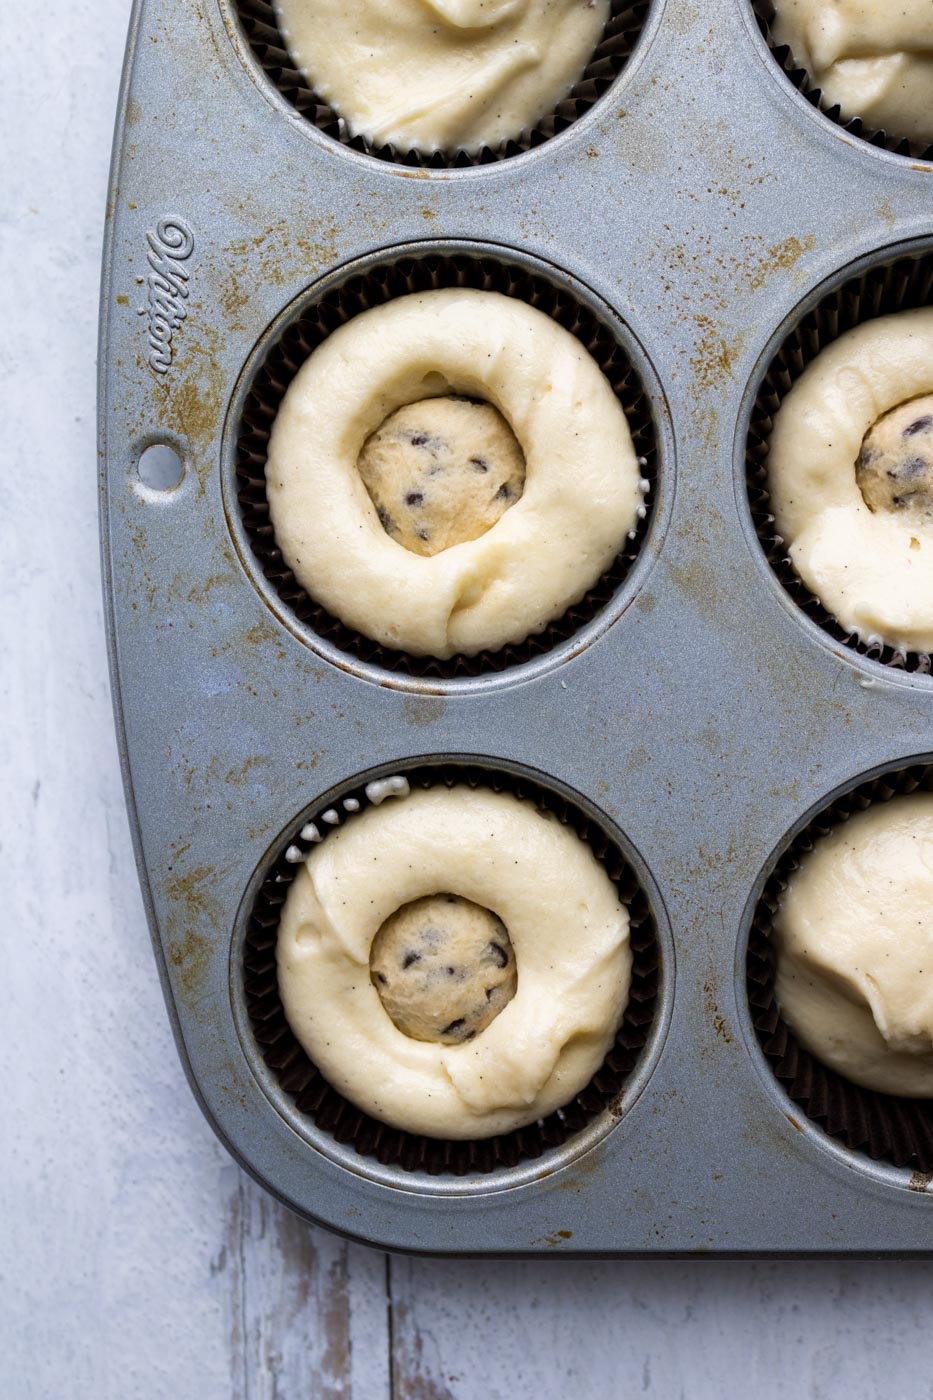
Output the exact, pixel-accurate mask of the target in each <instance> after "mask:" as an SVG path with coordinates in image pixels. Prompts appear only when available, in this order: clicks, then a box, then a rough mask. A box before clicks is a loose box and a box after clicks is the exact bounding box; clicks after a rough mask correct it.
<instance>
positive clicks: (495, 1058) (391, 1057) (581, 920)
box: [277, 786, 632, 1139]
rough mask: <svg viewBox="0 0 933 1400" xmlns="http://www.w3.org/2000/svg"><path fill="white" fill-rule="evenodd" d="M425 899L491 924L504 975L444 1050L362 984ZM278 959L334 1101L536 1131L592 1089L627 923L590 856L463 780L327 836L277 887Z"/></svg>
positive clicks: (619, 994)
mask: <svg viewBox="0 0 933 1400" xmlns="http://www.w3.org/2000/svg"><path fill="white" fill-rule="evenodd" d="M439 892H444V893H446V894H453V895H457V896H459V898H460V899H461V900H463V901H468V902H469V904H470V905H472V906H479V907H480V910H481V912H482V913H483V915H484V916H485V915H486V913H487V911H488V913H489V914H492V915H494V916H495V918H496V919H497V920H498V921H499V922H500V923H501V925H503V926H504V928H505V929H507V930H508V937H509V939H510V941H511V946H512V950H513V959H514V963H515V964H516V966H517V985H516V986H515V993H514V996H512V998H511V1000H509V1001H508V1003H507V1004H506V1005H504V1006H503V1007H502V1008H501V1009H500V1011H499V1014H498V1015H496V1016H495V1018H494V1019H493V1020H492V1021H490V1022H489V1023H488V1024H487V1025H486V1026H485V1028H484V1029H482V1030H479V1031H478V1032H477V1034H476V1035H475V1036H473V1037H472V1039H466V1038H464V1039H463V1040H462V1041H461V1043H459V1044H444V1043H436V1042H434V1041H428V1040H422V1039H416V1038H413V1037H412V1036H411V1035H408V1034H406V1033H405V1032H404V1031H403V1030H400V1029H399V1027H398V1025H396V1024H395V1022H394V1020H393V1019H392V1016H391V1015H390V1014H389V1012H388V1011H387V1009H386V1006H385V1004H384V1000H383V998H382V997H381V996H380V990H382V991H383V993H384V990H385V989H384V988H383V989H377V986H376V985H374V973H375V972H377V971H378V970H380V969H382V968H383V967H384V966H385V964H384V963H383V961H382V960H383V958H385V957H388V958H389V959H390V961H391V958H392V956H393V955H397V953H398V951H400V950H401V947H402V943H398V944H396V932H395V930H397V929H398V926H399V924H398V921H397V922H396V923H395V924H394V925H393V924H392V920H393V916H395V915H396V913H397V911H399V910H403V911H409V913H410V910H411V906H412V905H414V904H416V903H418V904H420V906H421V909H422V910H423V909H424V908H425V907H426V905H425V901H426V900H431V902H432V907H433V908H436V905H435V904H434V903H433V898H432V897H436V896H437V894H438V893H439ZM405 917H406V919H407V917H408V914H406V915H405ZM448 917H449V916H448ZM387 920H388V921H389V923H390V929H389V933H388V934H385V935H384V936H383V939H382V942H381V945H380V944H377V946H376V947H375V948H374V946H373V945H374V940H376V939H377V935H379V933H380V930H382V929H384V927H385V925H386V921H387ZM470 922H472V919H471V921H470ZM414 923H415V924H416V925H419V926H420V923H421V920H420V916H419V915H418V914H416V915H415V918H414ZM483 936H485V929H484V931H483ZM458 941H459V938H458ZM490 941H495V942H497V943H501V942H502V935H501V933H500V932H499V931H498V930H496V932H495V933H494V934H493V935H492V938H491V940H490ZM403 942H404V940H403ZM406 946H407V945H406ZM408 951H414V952H417V951H418V948H417V947H415V948H410V949H408ZM505 951H508V948H507V947H506V948H505ZM277 960H278V977H279V989H280V992H281V996H282V1004H283V1006H284V1008H285V1014H286V1016H287V1018H288V1022H289V1025H290V1026H291V1028H292V1030H293V1032H294V1034H295V1035H296V1036H297V1038H298V1040H299V1041H300V1042H301V1044H302V1045H303V1046H304V1048H305V1050H306V1051H307V1053H308V1055H309V1056H310V1057H311V1059H312V1060H313V1061H314V1063H315V1064H316V1065H317V1066H318V1068H319V1069H320V1070H321V1072H322V1073H323V1075H324V1076H325V1078H326V1079H327V1080H328V1082H329V1083H330V1084H332V1085H333V1087H334V1088H335V1089H336V1090H337V1091H338V1092H339V1093H341V1094H343V1095H344V1096H345V1097H346V1098H348V1099H350V1100H351V1102H353V1103H354V1104H356V1105H357V1106H358V1107H359V1108H361V1109H363V1110H364V1111H365V1112H366V1113H369V1114H371V1115H372V1116H373V1117H375V1118H379V1119H380V1120H382V1121H383V1122H386V1123H390V1124H392V1125H393V1126H394V1127H396V1128H400V1129H403V1130H407V1131H409V1132H413V1133H423V1134H426V1135H427V1136H429V1137H439V1138H459V1139H467V1138H484V1137H491V1136H493V1135H494V1134H497V1133H505V1132H510V1131H511V1130H512V1129H514V1128H520V1127H523V1126H525V1125H526V1124H528V1123H532V1122H535V1121H536V1120H537V1119H538V1118H543V1117H546V1116H547V1115H548V1114H549V1113H552V1112H553V1111H554V1110H555V1109H557V1108H560V1107H561V1106H562V1105H564V1104H566V1103H568V1102H569V1101H570V1100H571V1099H573V1098H574V1097H575V1095H576V1094H578V1093H579V1092H580V1090H581V1089H583V1088H584V1087H585V1085H586V1084H588V1083H589V1081H590V1079H591V1078H592V1077H593V1075H594V1074H595V1073H596V1071H597V1070H598V1069H599V1067H600V1065H601V1064H602V1062H603V1060H604V1058H605V1056H606V1053H607V1051H608V1050H609V1047H610V1046H611V1044H612V1042H613V1040H614V1038H615V1035H616V1031H617V1030H618V1027H619V1025H620V1023H621V1020H622V1016H623V1014H624V1011H625V1007H626V1004H627V1001H628V992H629V979H630V973H631V961H632V959H631V952H630V949H629V920H628V913H627V911H626V909H625V906H624V905H623V904H622V903H621V902H620V900H619V896H618V893H617V891H616V888H615V886H614V885H613V883H612V881H611V880H610V879H609V876H608V875H607V874H606V871H605V870H604V869H603V867H602V866H601V865H600V864H599V862H598V861H597V860H596V858H595V856H594V855H593V853H592V851H591V850H590V848H589V847H588V846H587V845H586V844H585V843H584V842H583V841H581V840H580V838H579V837H578V836H577V835H576V834H575V833H574V832H573V831H572V830H570V828H568V827H566V826H563V825H562V824H561V823H560V822H559V821H558V820H556V818H554V817H550V816H547V815H545V814H542V813H541V812H539V811H538V810H537V808H536V807H534V806H533V805H532V804H531V803H530V802H527V801H522V800H521V799H519V798H517V797H513V796H511V795H509V794H505V793H495V792H492V791H491V790H490V789H488V788H478V789H476V790H473V789H471V788H469V787H466V786H455V787H453V788H449V789H448V788H445V787H437V788H431V789H429V790H427V791H416V792H413V793H412V794H411V796H409V797H402V798H399V799H398V800H397V801H393V802H387V803H385V805H383V806H381V807H371V808H368V809H367V810H365V811H363V812H361V813H360V814H359V815H358V816H353V817H351V818H350V819H349V820H348V821H347V822H346V823H345V824H344V825H343V826H341V827H339V828H336V829H334V830H333V831H332V832H330V833H329V834H328V836H327V838H326V839H325V840H324V841H322V842H321V843H320V844H319V845H317V846H315V847H314V849H313V850H312V852H311V854H310V856H309V857H308V860H307V863H306V864H305V865H303V866H302V867H301V868H300V869H299V871H298V874H297V876H296V878H295V881H294V883H293V884H292V887H291V889H290V890H289V893H288V897H287V899H286V902H285V905H284V908H283V911H282V918H281V921H280V924H279V934H278V945H277ZM402 960H403V961H404V957H403V959H402ZM494 961H495V962H496V963H498V958H497V959H495V960H494ZM476 965H477V964H476V961H475V959H474V960H473V961H471V962H470V963H469V966H470V968H471V969H475V967H476ZM491 970H492V966H491V964H489V965H486V966H484V971H483V976H484V977H485V976H486V975H487V971H491ZM496 970H497V971H502V972H505V969H498V968H496ZM471 975H472V973H471ZM509 980H510V978H509V977H506V978H505V980H504V981H503V982H501V983H499V984H498V985H500V986H503V987H506V986H507V985H508V982H509ZM485 985H493V983H491V982H489V983H485ZM444 1014H446V1012H445V1013H444Z"/></svg>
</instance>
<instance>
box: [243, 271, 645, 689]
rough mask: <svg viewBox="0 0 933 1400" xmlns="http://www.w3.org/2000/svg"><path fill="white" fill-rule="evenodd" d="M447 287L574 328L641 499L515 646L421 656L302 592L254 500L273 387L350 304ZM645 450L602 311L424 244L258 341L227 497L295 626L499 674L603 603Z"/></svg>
mask: <svg viewBox="0 0 933 1400" xmlns="http://www.w3.org/2000/svg"><path fill="white" fill-rule="evenodd" d="M447 287H471V288H476V289H479V290H481V291H496V292H502V293H504V294H505V295H506V296H511V297H516V298H518V299H519V300H520V301H524V302H527V303H528V304H529V305H530V306H533V307H536V308H537V309H538V310H539V311H543V312H545V313H546V314H547V315H549V316H551V317H552V318H553V319H554V320H555V321H557V322H558V323H559V324H560V325H561V326H563V327H564V328H565V330H568V331H570V332H571V334H573V335H574V336H576V338H577V339H578V340H579V341H580V343H581V344H582V345H583V346H584V347H585V348H586V349H587V350H588V351H589V352H590V354H591V355H592V356H593V358H594V360H595V361H596V363H597V364H598V365H599V367H600V369H601V370H602V372H603V374H604V375H605V376H606V379H607V380H608V381H609V383H610V385H611V386H612V389H613V392H614V393H615V395H616V397H617V398H618V400H619V402H620V404H621V405H622V408H623V410H624V412H625V416H626V418H627V419H628V425H629V429H630V431H631V434H632V440H633V442H634V445H635V451H636V453H637V454H638V456H639V458H640V459H641V462H642V466H641V472H642V476H643V477H644V478H645V480H647V481H648V483H649V489H648V493H647V495H646V497H645V500H644V511H645V514H644V518H640V519H639V520H638V521H637V522H636V528H635V529H634V530H633V532H632V534H631V536H630V537H629V538H628V539H626V541H625V543H624V546H623V548H622V550H621V552H620V553H619V554H618V555H617V557H616V559H615V560H614V561H613V563H612V564H611V566H610V567H609V569H608V570H607V571H606V573H605V574H603V576H602V578H601V579H599V580H598V582H597V583H596V584H595V585H594V586H593V587H592V588H591V589H590V590H589V592H588V593H587V594H586V596H585V597H584V598H583V599H582V600H581V602H579V603H577V604H575V605H574V606H572V607H571V608H569V609H568V610H567V611H566V612H565V613H564V614H563V616H562V617H559V618H557V619H556V620H555V621H554V622H552V623H550V624H549V625H548V626H547V627H546V628H545V629H544V631H542V632H538V633H535V634H534V635H532V636H529V637H527V638H526V639H525V641H524V642H521V643H518V644H514V645H513V644H509V645H506V646H504V647H501V648H500V649H499V650H497V651H483V652H479V653H478V654H477V655H476V656H454V657H451V658H449V659H447V660H440V659H438V658H436V657H431V656H409V655H408V654H407V653H405V652H398V651H392V650H390V649H389V648H387V647H383V646H381V645H380V644H379V643H378V642H374V641H371V640H370V639H369V638H368V637H364V636H362V635H361V634H360V633H358V632H355V631H353V630H352V629H351V628H348V627H346V626H344V624H343V623H342V622H340V621H339V619H337V618H335V617H334V616H333V615H332V614H331V613H329V612H327V610H326V609H325V608H323V607H322V606H321V605H320V604H319V603H317V602H315V600H314V599H313V598H312V597H311V596H310V595H309V594H308V593H306V592H305V590H304V589H303V588H302V586H301V584H300V583H299V582H298V580H297V579H296V578H295V575H294V574H293V573H292V571H291V569H290V568H289V567H288V565H287V564H286V563H285V561H284V559H283V558H282V554H281V551H280V550H279V548H278V545H277V544H276V541H275V536H274V533H273V529H272V525H271V522H270V519H269V503H268V500H267V498H266V478H265V465H266V453H267V450H268V444H269V437H270V434H271V431H272V425H273V423H274V421H275V417H276V414H277V413H278V410H279V406H280V404H281V402H282V399H283V397H284V395H285V391H286V389H287V388H288V386H289V384H290V383H291V381H292V379H293V378H294V376H295V374H296V373H297V372H298V370H299V369H300V368H301V366H302V365H303V364H304V362H305V360H307V358H308V356H309V355H310V354H311V353H312V351H313V350H315V349H316V348H317V346H318V345H320V344H321V342H322V341H324V340H325V339H326V338H327V336H328V335H330V334H331V332H332V331H334V330H336V329H337V327H338V326H341V325H343V324H344V323H345V322H346V321H349V320H351V319H352V317H354V316H357V315H359V314H360V312H362V311H366V310H368V309H369V308H370V307H373V306H379V305H381V304H383V303H384V302H387V301H392V300H394V299H395V298H396V297H400V296H405V295H406V294H407V293H409V292H425V291H433V290H437V289H438V288H447ZM657 457H658V442H657V433H656V431H655V424H654V419H653V416H652V408H651V403H650V401H649V399H648V395H647V393H646V391H645V388H644V386H643V384H642V382H641V380H640V378H639V376H638V374H637V372H636V370H635V368H634V366H633V365H632V363H631V361H630V360H629V358H628V356H627V355H626V353H625V350H624V349H623V347H622V345H621V343H620V341H619V339H618V337H617V334H616V332H615V330H614V329H613V327H612V325H611V323H610V322H609V321H608V319H607V320H605V321H604V320H602V319H601V318H600V317H599V316H597V314H596V313H595V312H594V311H593V310H591V309H590V308H589V307H588V306H586V305H585V304H584V303H583V302H581V301H578V300H577V299H576V297H575V296H574V295H573V293H572V291H571V290H570V289H569V288H568V286H567V285H566V283H564V284H563V285H559V284H558V283H557V281H556V280H555V281H551V280H550V279H549V278H548V277H547V276H545V275H544V273H543V272H541V273H539V272H532V271H530V270H529V269H528V268H527V267H526V266H524V265H521V264H518V263H517V262H510V261H508V259H507V258H506V257H504V256H502V255H494V254H492V253H485V252H483V253H477V252H467V251H463V252H460V251H458V252H456V253H454V252H444V251H442V250H440V249H437V248H433V249H426V250H425V251H423V252H421V253H419V254H417V255H414V254H406V255H405V256H403V257H399V258H397V259H395V260H394V261H385V262H381V263H378V264H377V265H376V266H374V267H372V268H370V269H369V270H368V271H367V272H363V273H359V274H357V275H356V276H352V277H350V278H348V279H347V281H345V282H343V283H341V284H340V285H338V286H337V287H333V288H331V289H330V290H328V291H326V292H324V293H322V294H321V296H319V297H318V298H316V299H314V300H313V301H312V302H311V303H310V304H309V305H308V306H307V307H306V308H305V309H304V310H303V311H302V313H301V314H300V316H299V317H298V318H297V319H296V320H293V321H292V322H290V323H289V324H288V325H287V326H286V327H285V328H284V330H283V331H282V332H281V334H280V335H279V336H278V338H277V339H276V340H275V341H274V342H273V343H272V344H271V345H270V347H269V349H268V351H267V353H266V355H265V358H264V360H263V362H262V364H261V365H260V367H259V368H258V370H257V372H256V374H255V376H254V379H253V382H252V385H251V386H250V389H249V393H248V396H247V399H246V402H245V405H244V408H243V414H242V417H241V420H240V423H239V425H238V429H237V444H236V479H237V500H238V502H239V506H240V512H241V516H242V519H243V524H244V527H245V530H246V533H247V536H248V538H249V542H250V546H251V548H252V550H253V553H254V555H255V556H256V558H257V560H258V562H259V565H260V567H261V569H262V572H263V574H264V575H265V577H266V579H267V580H268V581H269V582H270V583H271V584H272V586H273V587H274V588H275V591H276V593H277V594H278V596H279V598H280V599H281V601H282V602H283V603H284V604H285V605H286V607H287V608H288V609H289V610H290V611H291V612H292V613H293V614H294V615H295V616H296V617H297V618H298V620H299V621H300V622H302V623H304V624H305V625H306V626H307V627H309V628H311V630H312V631H313V632H315V633H316V634H317V635H318V636H319V637H321V638H323V639H324V640H326V641H328V642H329V643H330V644H331V645H332V646H335V647H336V648H338V649H339V650H340V651H342V652H344V653H345V654H346V655H347V656H349V657H352V658H354V659H355V660H357V661H362V662H364V663H367V664H370V665H375V666H379V667H381V668H382V669H384V670H387V671H393V672H396V673H398V674H402V675H407V676H419V677H431V678H436V679H442V680H451V679H454V680H456V679H464V678H467V677H472V676H479V675H484V674H489V673H496V672H500V671H505V670H508V669H510V668H511V667H514V666H520V665H522V664H523V663H525V662H527V661H530V660H532V659H533V658H535V657H538V656H543V655H545V654H546V653H547V652H549V651H551V650H552V649H553V648H554V647H556V646H559V645H560V644H561V643H563V642H566V641H568V640H569V639H570V638H571V637H573V636H574V634H575V633H577V632H578V631H579V630H580V629H581V628H583V627H585V626H586V625H587V624H588V623H590V622H591V621H592V620H593V619H594V618H595V617H596V616H597V615H598V614H599V613H600V612H601V611H602V609H603V608H605V607H606V606H607V605H608V604H609V603H610V602H611V601H612V599H613V597H614V596H615V594H616V593H617V591H618V590H619V588H620V587H621V586H622V584H623V583H624V581H625V579H626V577H627V575H628V573H629V570H630V569H631V567H632V565H633V563H634V561H635V559H636V557H637V555H638V553H639V550H640V548H641V545H642V541H643V539H644V535H645V532H646V531H647V529H648V526H649V524H650V522H651V515H652V509H653V501H654V497H655V481H656V475H657Z"/></svg>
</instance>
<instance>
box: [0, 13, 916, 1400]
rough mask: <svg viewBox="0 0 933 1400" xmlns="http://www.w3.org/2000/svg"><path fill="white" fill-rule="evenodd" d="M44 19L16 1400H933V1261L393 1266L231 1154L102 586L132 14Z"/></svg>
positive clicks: (13, 1310) (25, 374) (19, 564)
mask: <svg viewBox="0 0 933 1400" xmlns="http://www.w3.org/2000/svg"><path fill="white" fill-rule="evenodd" d="M36 9H37V13H38V12H39V11H40V10H41V13H42V15H43V16H44V19H43V23H42V24H41V25H40V24H34V25H32V26H31V27H30V26H27V27H25V28H24V27H23V25H22V12H21V7H18V6H13V5H12V4H9V3H7V4H4V5H3V6H0V41H2V52H3V54H4V64H5V73H4V80H3V82H2V83H0V126H2V130H3V131H4V133H5V134H8V133H12V134H13V139H11V140H6V141H4V142H3V144H2V148H0V176H2V182H3V191H4V198H3V206H2V214H0V256H2V265H3V267H4V270H5V271H4V276H3V278H2V281H0V288H2V290H0V298H2V303H3V312H4V322H5V326H6V327H7V332H6V334H5V335H4V337H3V338H2V339H0V384H2V386H3V395H4V409H5V415H6V418H5V421H6V426H7V431H6V432H5V434H4V436H3V440H2V453H3V481H4V503H3V510H2V511H0V568H2V572H3V593H2V606H0V703H2V711H3V722H2V724H0V795H2V798H0V880H2V890H0V895H2V902H0V908H2V910H3V913H4V916H5V917H4V919H3V921H2V925H0V930H2V948H3V962H2V968H3V1008H4V1009H3V1016H2V1046H0V1076H2V1083H3V1096H2V1108H0V1115H2V1117H0V1220H2V1226H0V1292H2V1299H0V1397H2V1400H134V1398H135V1397H140V1398H141V1400H162V1397H165V1400H176V1397H182V1400H188V1398H189V1397H191V1398H192V1400H228V1398H230V1400H329V1397H332V1396H333V1397H348V1400H389V1397H390V1396H393V1397H394V1400H449V1398H450V1397H454V1400H474V1398H475V1400H523V1397H527V1398H528V1400H532V1397H533V1400H563V1397H565V1396H568V1395H579V1396H590V1395H597V1394H599V1395H606V1396H608V1397H613V1398H614V1397H626V1400H627V1397H630V1396H631V1397H635V1396H640V1395H656V1396H659V1397H664V1400H668V1397H676V1396H687V1397H691V1400H707V1397H709V1400H721V1397H732V1396H735V1397H743V1400H744V1397H746V1396H754V1397H755V1400H799V1397H811V1398H812V1400H844V1397H848V1396H850V1395H852V1396H857V1397H859V1400H876V1397H877V1400H880V1397H888V1396H897V1397H898V1398H899V1400H926V1397H930V1396H931V1395H933V1381H931V1379H930V1367H929V1333H930V1323H931V1316H933V1305H931V1301H930V1300H931V1296H933V1292H931V1284H933V1265H909V1266H898V1265H891V1264H888V1265H879V1264H816V1265H812V1264H811V1265H797V1264H769V1263H760V1264H709V1263H706V1264H702V1263H698V1264H691V1265H686V1264H653V1265H640V1266H636V1265H632V1264H619V1265H608V1264H605V1265H587V1264H569V1263H559V1262H558V1261H544V1262H542V1263H539V1264H510V1263H496V1262H492V1263H486V1264H481V1263H474V1262H448V1261H431V1260H422V1259H394V1260H392V1262H391V1265H390V1266H389V1267H388V1268H387V1264H386V1261H385V1259H384V1257H383V1256H382V1255H380V1254H377V1253H375V1252H372V1251H368V1250H366V1249H363V1248H359V1247H355V1246H348V1245H346V1244H345V1243H343V1242H342V1241H340V1240H338V1239H336V1238H334V1237H332V1236H330V1235H328V1234H327V1233H326V1232H323V1231H320V1230H313V1229H311V1228H309V1227H308V1226H307V1225H305V1224H304V1223H303V1222H301V1221H299V1220H297V1219H295V1218H294V1217H292V1216H291V1215H289V1214H288V1213H287V1212H286V1211H284V1210H283V1208H282V1207H280V1206H279V1205H278V1204H276V1203H275V1202H274V1201H272V1200H271V1199H270V1198H268V1197H266V1196H265V1194H264V1193H263V1192H262V1191H261V1190H260V1189H259V1188H258V1187H257V1186H255V1185H254V1184H253V1183H252V1182H251V1181H249V1180H248V1179H247V1178H245V1177H244V1176H243V1175H242V1173H241V1172H240V1171H239V1169H238V1168H237V1167H236V1166H235V1165H234V1164H233V1163H232V1162H231V1161H230V1159H229V1158H228V1157H227V1156H226V1154H225V1153H224V1151H223V1150H222V1149H221V1147H220V1146H219V1145H218V1144H217V1142H216V1141H215V1140H214V1138H213V1137H212V1135H211V1133H210V1131H209V1129H208V1128H207V1126H206V1124H205V1122H204V1120H203V1119H202V1117H201V1115H200V1113H199V1111H198V1109H197V1107H196V1105H195V1103H194V1100H193V1098H192V1096H191V1094H190V1091H189V1089H188V1086H187V1084H186V1083H185V1080H184V1076H183V1074H182V1071H181V1068H180V1065H179V1062H178V1058H177V1055H176V1053H175V1048H174V1045H173V1043H172V1038H171V1035H170V1032H169V1027H168V1022H167V1018H166V1015H165V1011H164V1007H163V1004H162V998H161V994H160V991H159V987H158V981H157V977H156V972H155V965H154V963H153V959H152V955H151V951H150V948H149V938H148V933H147V931H146V926H145V920H144V917H143V912H142V906H141V901H140V898H139V892H138V887H137V883H136V874H135V870H134V867H133V861H132V854H131V850H130V842H129V834H128V830H127V823H126V817H125V812H124V808H123V795H122V790H121V786H120V780H119V774H118V769H117V759H116V750H115V744H114V740H113V731H112V724H111V714H110V698H109V693H108V685H107V675H106V654H105V647H104V639H103V626H102V616H101V605H100V592H99V578H98V565H97V519H96V484H95V476H94V461H95V428H94V398H95V370H94V345H95V336H96V317H97V285H98V261H99V248H100V238H101V225H102V212H103V209H104V203H105V192H106V172H107V162H108V155H109V146H110V136H111V128H112V121H113V111H114V105H115V101H116V90H117V82H118V78H119V70H120V64H121V60H122V49H123V42H124V35H125V30H126V23H127V19H128V14H129V0H47V3H46V4H45V5H43V6H42V7H36ZM37 75H38V77H37ZM387 1280H389V1281H390V1282H391V1292H392V1308H391V1313H390V1309H389V1308H388V1306H387V1301H388V1300H387Z"/></svg>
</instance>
